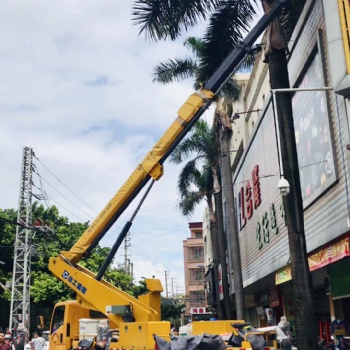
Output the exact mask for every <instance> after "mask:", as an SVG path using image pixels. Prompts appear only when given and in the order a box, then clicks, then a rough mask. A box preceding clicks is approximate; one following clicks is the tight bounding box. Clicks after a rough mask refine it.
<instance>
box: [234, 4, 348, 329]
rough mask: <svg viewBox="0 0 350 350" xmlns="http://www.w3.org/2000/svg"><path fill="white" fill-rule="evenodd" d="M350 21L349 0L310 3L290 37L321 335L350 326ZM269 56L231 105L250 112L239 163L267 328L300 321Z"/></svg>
mask: <svg viewBox="0 0 350 350" xmlns="http://www.w3.org/2000/svg"><path fill="white" fill-rule="evenodd" d="M349 20H350V13H349V1H348V0H344V1H343V0H339V1H335V0H323V1H322V0H309V1H307V2H306V5H305V7H304V9H303V12H302V14H301V16H300V19H299V23H298V25H297V26H296V28H295V31H294V34H293V36H292V39H291V41H290V42H289V54H288V70H289V78H290V85H291V87H292V88H295V89H298V91H293V92H292V94H293V96H292V105H293V116H294V127H295V137H296V142H297V152H298V163H299V164H298V165H299V172H300V182H301V190H302V198H303V206H304V220H305V234H306V240H307V252H308V256H309V267H310V271H311V275H312V281H313V290H314V303H315V312H316V318H317V320H318V322H319V327H320V335H324V334H322V333H324V332H326V329H329V323H330V322H331V321H333V320H335V319H341V320H343V321H344V322H346V323H348V324H350V258H349V257H350V250H349V239H350V231H349V228H350V191H349V183H350V182H349V180H350V177H349V160H350V158H349V157H350V152H349V150H348V149H349V148H350V146H348V145H349V144H350V138H349V113H348V111H349V110H350V109H349V107H350V106H349V95H350V78H349V73H350V47H349V31H348V29H347V26H346V23H348V21H349ZM263 59H264V55H263V53H261V54H260V56H258V58H257V60H256V63H255V66H254V68H253V70H252V73H251V75H250V79H249V81H248V83H246V84H245V89H244V90H242V92H241V95H240V100H239V101H238V102H237V103H235V104H233V106H232V107H230V108H229V109H228V110H232V115H231V116H233V115H234V114H235V113H237V112H238V113H242V112H244V113H242V114H241V117H240V118H239V119H237V120H236V121H234V124H233V130H234V135H233V138H232V142H231V146H232V151H231V163H232V169H233V173H232V179H233V184H234V185H233V186H234V193H235V197H236V198H235V199H236V207H237V219H238V230H239V242H240V250H241V259H242V274H243V285H244V294H245V306H246V318H247V320H248V321H251V322H252V323H253V324H255V325H257V326H265V325H267V324H277V323H278V320H279V318H280V317H281V316H282V315H286V316H287V318H288V319H289V320H290V321H291V323H293V318H294V310H293V299H292V295H291V286H292V283H293V281H292V280H291V276H290V266H289V245H288V236H287V226H286V220H287V218H286V215H285V212H284V208H283V201H282V197H281V195H280V191H279V189H278V188H277V184H278V182H279V180H280V177H281V173H282V174H283V169H281V166H280V162H279V156H280V154H279V139H278V133H277V134H276V129H275V125H276V116H275V114H274V110H273V106H272V101H271V91H270V87H269V75H268V65H266V64H265V63H263ZM309 88H310V89H311V90H308V91H306V90H307V89H309ZM325 88H329V90H327V89H325ZM242 109H243V110H242ZM347 146H348V148H347ZM228 240H229V237H228ZM230 261H231V259H229V263H230ZM230 270H232V266H231V269H230ZM230 277H231V280H232V278H233V276H230ZM232 292H234V291H232Z"/></svg>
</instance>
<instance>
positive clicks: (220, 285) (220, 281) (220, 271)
mask: <svg viewBox="0 0 350 350" xmlns="http://www.w3.org/2000/svg"><path fill="white" fill-rule="evenodd" d="M218 275H219V276H218V278H219V281H218V283H219V300H224V287H223V285H222V268H221V264H219V266H218Z"/></svg>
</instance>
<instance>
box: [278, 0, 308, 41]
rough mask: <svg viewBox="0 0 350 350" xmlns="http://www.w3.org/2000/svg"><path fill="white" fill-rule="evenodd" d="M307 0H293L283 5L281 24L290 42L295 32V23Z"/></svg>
mask: <svg viewBox="0 0 350 350" xmlns="http://www.w3.org/2000/svg"><path fill="white" fill-rule="evenodd" d="M305 3H306V0H293V1H291V2H290V3H287V5H286V6H285V7H283V9H282V11H281V15H280V20H281V25H282V28H283V33H284V35H285V39H286V41H287V42H288V41H289V40H290V38H291V36H292V34H293V30H294V28H295V25H296V24H297V22H298V19H299V17H300V14H301V13H302V11H303V8H304V5H305Z"/></svg>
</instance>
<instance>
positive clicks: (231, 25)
mask: <svg viewBox="0 0 350 350" xmlns="http://www.w3.org/2000/svg"><path fill="white" fill-rule="evenodd" d="M274 1H275V0H264V1H262V3H263V5H264V6H265V9H266V8H268V6H269V5H271V4H272V3H273V2H274ZM305 2H306V1H305V0H293V1H290V2H289V5H288V6H286V8H285V9H284V11H282V13H281V23H282V27H283V29H284V32H283V34H284V35H285V39H286V41H288V40H289V37H290V36H289V35H290V33H291V29H293V27H294V25H295V23H296V19H297V18H298V17H299V15H300V13H301V11H302V9H303V6H304V4H305ZM252 3H255V1H254V0H253V1H249V0H227V1H219V0H218V1H215V0H211V1H207V0H204V1H200V0H189V1H186V2H182V1H176V0H167V1H165V0H135V6H134V13H133V14H134V16H135V17H134V19H135V23H136V24H138V25H140V26H141V29H140V33H141V32H146V34H147V35H148V36H149V38H150V39H152V40H161V39H166V38H168V37H169V38H170V39H172V40H174V39H176V38H177V37H178V36H179V35H180V34H182V31H183V30H187V29H188V28H190V27H192V26H194V25H196V24H197V22H198V20H200V19H207V18H210V22H209V26H208V28H207V30H206V34H205V37H204V40H205V41H206V42H207V48H208V51H207V54H208V56H209V57H211V56H215V55H218V56H220V57H218V58H217V59H218V60H220V58H222V56H224V57H226V55H227V54H228V52H230V50H231V49H232V47H233V46H235V45H237V43H239V41H240V40H238V41H237V40H235V35H243V33H244V32H246V31H247V30H248V24H249V23H250V21H251V19H252V17H253V16H254V15H255V10H254V7H253V6H252ZM271 27H272V26H270V28H271ZM286 29H289V31H286ZM210 48H212V49H210ZM213 48H219V49H216V50H213ZM285 51H286V49H285V47H274V46H273V45H272V46H271V47H270V52H269V53H268V60H267V61H268V63H269V71H270V83H271V87H272V88H273V89H276V88H288V87H289V77H288V67H287V61H286V52H285ZM221 53H222V55H221ZM203 57H205V55H204V56H203ZM215 60H216V58H215V57H214V58H212V60H211V61H209V58H207V62H208V65H209V69H210V68H213V67H214V68H216V67H219V64H220V63H221V61H222V60H221V61H220V62H218V64H215V63H214V61H215ZM209 62H212V64H211V65H210V64H209ZM203 81H205V80H203ZM277 110H278V118H279V128H280V130H279V131H280V136H281V140H283V141H282V142H281V152H282V159H283V167H284V172H285V177H286V178H288V180H289V181H290V184H291V189H292V188H293V190H292V192H291V193H290V195H289V196H288V197H286V198H285V199H284V200H283V201H284V204H285V206H286V212H287V216H288V238H289V246H290V260H291V268H292V277H293V297H294V302H295V309H296V310H297V311H296V332H297V342H298V348H299V349H302V350H308V349H316V348H317V342H316V334H317V333H316V329H315V326H316V325H315V322H314V319H313V316H312V315H314V309H313V303H312V286H311V276H310V272H309V269H308V261H307V251H306V240H305V230H304V220H303V206H302V198H301V191H300V180H299V170H298V162H297V153H296V147H295V138H294V126H293V113H292V108H291V101H290V95H289V94H288V93H285V94H278V95H277Z"/></svg>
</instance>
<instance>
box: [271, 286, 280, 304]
mask: <svg viewBox="0 0 350 350" xmlns="http://www.w3.org/2000/svg"><path fill="white" fill-rule="evenodd" d="M269 301H270V307H276V306H280V305H281V304H282V303H281V293H280V290H279V289H278V288H277V287H272V288H270V289H269Z"/></svg>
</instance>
